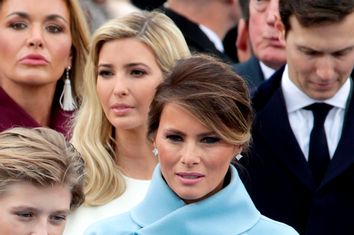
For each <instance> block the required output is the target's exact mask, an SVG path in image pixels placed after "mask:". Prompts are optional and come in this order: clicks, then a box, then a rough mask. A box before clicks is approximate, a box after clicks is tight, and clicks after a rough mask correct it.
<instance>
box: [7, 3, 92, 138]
mask: <svg viewBox="0 0 354 235" xmlns="http://www.w3.org/2000/svg"><path fill="white" fill-rule="evenodd" d="M37 6H41V7H40V8H38V7H37ZM0 45H1V46H0V81H1V82H0V113H2V115H0V131H3V130H6V129H8V128H11V127H14V126H22V127H39V126H46V127H50V128H52V129H55V130H57V131H59V132H61V133H63V134H65V135H67V136H68V131H69V130H68V129H69V128H68V127H69V125H68V120H69V119H70V118H71V116H72V114H73V112H72V111H73V110H75V108H77V106H78V105H79V104H80V100H81V92H80V91H81V86H82V81H83V74H82V70H83V68H84V65H85V62H86V56H87V52H88V29H87V25H86V21H85V18H84V16H83V13H82V11H81V9H80V6H79V5H78V3H77V1H76V0H27V1H22V0H6V1H0ZM64 84H65V85H64Z"/></svg>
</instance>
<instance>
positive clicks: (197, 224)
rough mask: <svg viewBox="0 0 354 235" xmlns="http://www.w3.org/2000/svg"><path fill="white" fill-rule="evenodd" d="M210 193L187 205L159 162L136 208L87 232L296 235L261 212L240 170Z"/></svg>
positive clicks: (89, 234) (105, 234)
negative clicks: (169, 181) (163, 173)
mask: <svg viewBox="0 0 354 235" xmlns="http://www.w3.org/2000/svg"><path fill="white" fill-rule="evenodd" d="M230 172H231V180H230V183H229V184H228V185H227V186H226V187H225V188H223V189H222V190H220V191H219V192H218V193H216V194H214V195H212V196H211V197H209V198H207V199H204V200H202V201H199V202H197V203H191V204H188V205H186V204H185V203H184V202H183V201H182V200H181V199H180V198H179V197H178V196H177V195H176V194H175V193H174V192H173V191H172V190H171V189H170V188H169V187H168V185H167V184H166V182H165V181H164V179H163V178H162V176H161V173H160V167H159V166H157V167H156V169H155V171H154V174H153V179H152V182H151V185H150V188H149V190H148V193H147V195H146V197H145V199H144V200H143V201H142V202H141V203H140V204H139V205H138V206H137V207H135V208H134V209H133V210H131V211H130V212H128V213H124V214H121V215H118V216H115V217H112V218H109V219H106V220H103V221H101V222H98V223H96V224H94V225H93V226H91V227H89V229H88V230H87V231H86V233H85V235H113V234H114V235H133V234H134V235H236V234H242V235H297V234H298V233H297V232H296V231H295V230H294V229H293V228H291V227H290V226H288V225H285V224H283V223H280V222H276V221H274V220H271V219H269V218H267V217H265V216H262V215H261V214H260V213H259V211H258V210H257V209H256V207H255V206H254V204H253V202H252V201H251V198H250V197H249V195H248V193H247V191H246V189H245V187H244V186H243V183H242V182H241V180H240V178H239V176H238V173H237V170H236V169H235V168H234V167H233V166H230Z"/></svg>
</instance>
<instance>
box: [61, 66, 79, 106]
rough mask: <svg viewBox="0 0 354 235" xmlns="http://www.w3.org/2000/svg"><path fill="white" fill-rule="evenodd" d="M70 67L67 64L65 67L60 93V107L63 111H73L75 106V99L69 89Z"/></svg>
mask: <svg viewBox="0 0 354 235" xmlns="http://www.w3.org/2000/svg"><path fill="white" fill-rule="evenodd" d="M70 69H71V67H70V66H68V67H67V68H66V69H65V81H64V87H63V92H62V93H61V95H60V99H59V102H60V107H61V108H62V110H64V111H74V110H75V109H76V108H77V104H76V101H75V99H74V97H73V94H72V90H71V82H70V76H69V75H70Z"/></svg>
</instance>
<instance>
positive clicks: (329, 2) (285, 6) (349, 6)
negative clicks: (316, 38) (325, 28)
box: [279, 0, 354, 33]
mask: <svg viewBox="0 0 354 235" xmlns="http://www.w3.org/2000/svg"><path fill="white" fill-rule="evenodd" d="M279 11H280V18H281V20H282V22H283V24H284V27H285V32H286V33H287V32H289V30H290V29H291V26H290V17H291V16H293V15H294V16H295V17H296V19H297V20H298V21H299V23H300V24H301V25H302V26H304V27H311V26H315V25H321V24H322V25H323V24H328V23H335V22H340V21H342V20H343V19H344V18H345V17H346V16H347V15H349V14H350V13H352V12H353V11H354V0H279Z"/></svg>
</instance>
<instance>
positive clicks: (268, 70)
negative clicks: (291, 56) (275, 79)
mask: <svg viewBox="0 0 354 235" xmlns="http://www.w3.org/2000/svg"><path fill="white" fill-rule="evenodd" d="M259 65H260V66H261V70H262V73H263V76H264V78H265V79H268V78H270V77H271V76H272V75H273V74H274V72H275V69H272V68H271V67H269V66H267V65H265V64H264V63H263V62H261V61H259Z"/></svg>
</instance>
